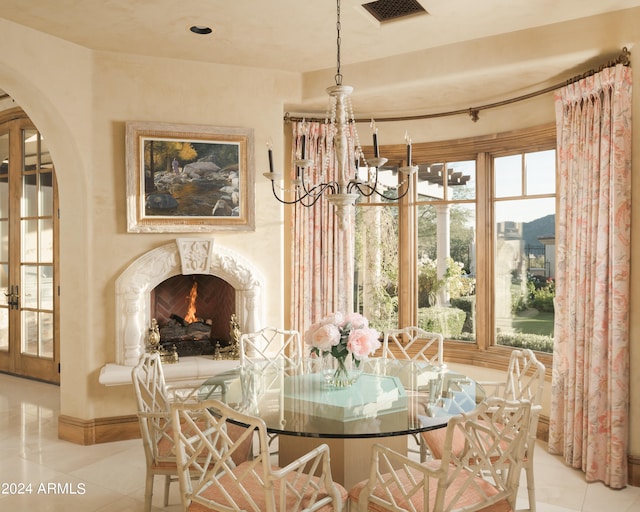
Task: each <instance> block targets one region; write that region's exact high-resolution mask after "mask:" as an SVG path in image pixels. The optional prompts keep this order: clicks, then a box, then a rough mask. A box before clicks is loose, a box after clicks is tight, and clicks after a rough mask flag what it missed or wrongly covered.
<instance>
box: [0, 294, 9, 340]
mask: <svg viewBox="0 0 640 512" xmlns="http://www.w3.org/2000/svg"><path fill="white" fill-rule="evenodd" d="M5 302H6V301H5ZM0 350H2V351H4V352H6V351H8V350H9V309H7V308H5V307H2V308H0Z"/></svg>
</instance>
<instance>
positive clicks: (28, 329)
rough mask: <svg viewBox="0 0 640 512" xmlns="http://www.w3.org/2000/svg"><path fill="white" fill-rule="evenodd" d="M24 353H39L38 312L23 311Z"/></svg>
mask: <svg viewBox="0 0 640 512" xmlns="http://www.w3.org/2000/svg"><path fill="white" fill-rule="evenodd" d="M22 353H23V354H30V355H34V356H35V355H38V313H37V312H36V311H23V312H22Z"/></svg>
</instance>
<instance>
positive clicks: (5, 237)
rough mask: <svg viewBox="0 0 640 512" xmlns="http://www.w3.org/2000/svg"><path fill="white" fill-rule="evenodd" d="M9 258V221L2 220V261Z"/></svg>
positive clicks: (0, 239) (0, 243) (0, 259)
mask: <svg viewBox="0 0 640 512" xmlns="http://www.w3.org/2000/svg"><path fill="white" fill-rule="evenodd" d="M8 260H9V221H8V220H0V261H8Z"/></svg>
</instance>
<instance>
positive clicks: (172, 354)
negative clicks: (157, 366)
mask: <svg viewBox="0 0 640 512" xmlns="http://www.w3.org/2000/svg"><path fill="white" fill-rule="evenodd" d="M147 351H148V352H151V353H154V352H157V353H158V354H159V355H160V361H161V362H162V363H164V364H172V363H177V362H178V361H179V359H180V358H179V357H178V349H177V348H176V346H175V345H173V346H172V347H171V349H166V348H163V347H162V346H160V328H159V327H158V321H157V320H156V319H155V318H152V319H151V326H150V327H149V329H148V330H147Z"/></svg>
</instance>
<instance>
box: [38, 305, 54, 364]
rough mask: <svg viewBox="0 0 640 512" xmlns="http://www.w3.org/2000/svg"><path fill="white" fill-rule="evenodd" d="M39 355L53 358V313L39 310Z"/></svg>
mask: <svg viewBox="0 0 640 512" xmlns="http://www.w3.org/2000/svg"><path fill="white" fill-rule="evenodd" d="M39 348H40V354H39V355H40V357H47V358H53V314H52V313H44V312H40V347H39Z"/></svg>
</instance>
